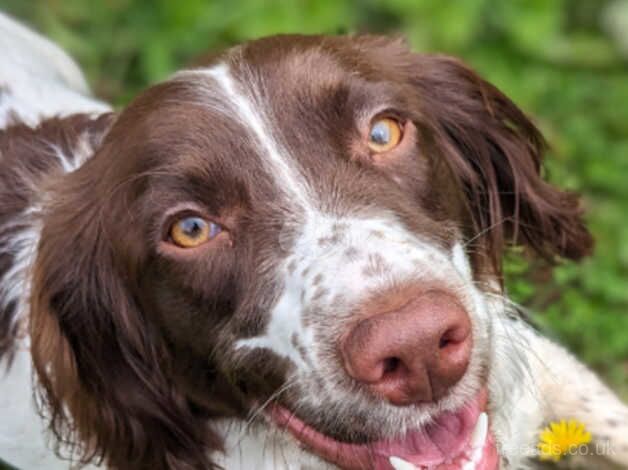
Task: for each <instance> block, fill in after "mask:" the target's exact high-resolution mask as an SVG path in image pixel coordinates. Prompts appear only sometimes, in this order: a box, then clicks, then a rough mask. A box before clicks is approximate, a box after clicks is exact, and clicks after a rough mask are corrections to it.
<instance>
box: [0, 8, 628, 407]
mask: <svg viewBox="0 0 628 470" xmlns="http://www.w3.org/2000/svg"><path fill="white" fill-rule="evenodd" d="M3 2H4V5H3V6H4V8H6V9H8V10H9V11H11V12H13V13H14V14H15V15H17V16H18V17H20V18H23V19H24V20H26V21H28V22H30V23H31V24H33V25H34V26H35V27H36V28H37V29H39V30H41V31H43V32H44V33H45V34H46V35H48V36H50V37H52V38H53V39H54V40H55V41H57V42H59V43H60V44H61V45H63V47H65V48H66V49H67V50H68V51H70V52H71V53H72V54H73V55H74V57H75V58H76V59H77V60H78V61H79V62H80V63H81V65H82V66H83V67H84V69H85V70H86V73H87V75H88V77H89V79H90V81H91V83H92V84H93V87H94V89H95V91H96V93H97V94H98V95H100V96H102V97H104V98H105V99H108V100H111V101H112V102H114V103H116V104H118V105H122V104H124V103H126V102H127V101H128V100H129V99H130V97H131V96H133V95H134V94H135V93H136V92H137V91H138V90H140V89H142V88H143V87H145V86H146V85H147V84H149V83H153V82H155V81H157V80H160V79H163V78H164V77H166V76H167V75H168V74H170V73H171V72H172V71H174V70H175V69H176V68H178V67H180V66H182V65H184V64H186V63H189V62H190V61H192V60H194V59H195V58H197V57H198V56H200V55H202V54H205V53H207V52H208V51H215V50H218V49H221V48H223V47H225V46H227V45H230V44H233V43H236V42H239V41H242V40H244V39H247V38H252V37H257V36H262V35H267V34H274V33H279V32H304V33H315V32H321V33H339V32H355V31H371V32H401V33H403V34H405V35H406V36H407V37H408V39H409V40H410V42H411V43H412V44H413V46H414V47H415V48H416V49H417V50H422V51H441V52H448V53H452V54H455V55H458V56H460V57H462V58H463V59H465V60H466V61H467V62H468V63H470V64H471V65H473V66H474V67H475V68H477V69H478V70H479V71H480V72H481V73H482V74H483V75H484V76H486V77H487V78H488V79H489V80H491V81H492V82H494V83H495V84H496V85H497V86H499V87H500V88H501V89H502V90H504V91H505V92H506V93H507V94H508V95H509V96H511V97H512V98H513V99H514V100H515V101H516V102H517V103H518V104H519V105H520V106H521V107H522V108H523V109H525V110H526V111H527V112H528V113H529V114H531V115H533V116H534V117H535V118H536V119H537V122H538V124H539V126H540V127H541V128H542V130H543V131H544V133H545V135H546V136H547V138H548V140H549V141H550V143H551V144H552V151H551V154H550V155H549V158H548V162H547V170H548V174H549V177H550V179H552V180H553V181H555V182H557V183H560V184H561V185H562V186H565V187H568V188H571V189H574V190H578V191H581V192H582V193H583V194H584V195H585V200H586V206H587V209H588V222H589V224H590V227H591V229H592V230H593V233H594V235H595V238H596V240H597V251H596V254H595V256H593V257H592V258H591V259H589V260H587V261H585V262H584V263H582V264H578V265H576V264H566V265H563V266H560V267H559V268H557V269H555V270H554V271H553V272H552V271H550V270H549V269H547V268H546V267H543V266H538V265H537V264H533V265H531V264H530V263H528V262H526V261H524V260H522V259H521V258H517V257H513V259H512V260H511V261H510V262H509V263H508V274H509V275H508V289H509V291H510V293H511V295H512V296H513V297H514V298H515V299H517V300H518V301H519V302H521V303H523V304H524V305H525V306H528V307H529V308H531V309H532V310H533V311H535V312H536V313H535V315H534V318H535V320H536V321H537V322H538V323H539V324H540V325H541V326H542V328H543V329H544V330H545V331H546V332H547V334H549V335H551V336H554V337H556V338H557V339H558V340H559V341H561V342H563V343H564V344H566V345H568V346H569V347H570V348H571V349H572V350H573V351H574V352H575V353H576V354H577V355H578V356H580V357H582V358H583V359H584V360H585V361H586V362H588V363H589V364H591V365H592V366H593V367H594V368H595V369H596V370H598V371H599V372H600V373H601V374H602V375H603V376H604V377H605V378H606V380H607V381H608V382H610V383H611V384H612V385H613V386H614V387H615V388H616V389H619V390H621V391H622V393H623V394H625V395H626V394H628V333H627V332H628V221H627V220H628V184H627V183H626V178H627V175H628V105H627V103H628V65H627V60H626V53H627V48H626V45H627V44H628V33H627V32H625V30H624V32H622V31H621V30H616V31H614V32H613V30H612V29H610V28H606V27H605V26H604V25H607V24H609V23H610V22H612V20H613V19H617V18H622V16H621V15H622V14H623V15H624V16H623V18H624V19H626V18H628V11H627V10H628V7H626V8H624V11H623V13H622V11H620V10H619V9H618V8H619V7H617V5H619V3H617V2H611V1H606V0H598V1H595V2H592V1H589V0H570V1H567V0H555V1H552V2H546V1H544V0H533V1H528V2H495V1H493V0H465V1H457V2H443V1H442V0H388V1H379V2H375V1H362V2H359V3H358V2H347V1H340V0H318V1H311V0H304V1H299V2H288V1H268V0H242V1H238V2H237V3H236V2H233V1H232V0H215V1H211V2H208V1H202V0H188V1H186V2H172V1H170V0H155V1H152V0H146V1H139V0H138V1H131V0H111V1H108V2H86V1H83V0H64V1H63V2H61V1H57V0H48V1H43V0H42V1H38V2H24V1H23V0H3ZM613 5H615V6H613ZM624 5H625V3H624ZM619 6H620V7H621V5H619ZM611 8H616V10H617V11H611ZM605 28H606V29H605ZM622 51H623V52H622ZM622 54H623V55H622Z"/></svg>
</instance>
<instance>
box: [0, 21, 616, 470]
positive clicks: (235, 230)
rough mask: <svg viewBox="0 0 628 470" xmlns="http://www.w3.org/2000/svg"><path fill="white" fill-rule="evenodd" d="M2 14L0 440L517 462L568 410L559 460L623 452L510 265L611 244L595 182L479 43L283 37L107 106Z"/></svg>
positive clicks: (116, 451) (295, 464)
mask: <svg viewBox="0 0 628 470" xmlns="http://www.w3.org/2000/svg"><path fill="white" fill-rule="evenodd" d="M0 31H1V34H0V41H3V46H4V47H3V48H2V49H3V51H4V52H3V55H2V57H1V58H0V90H2V91H1V94H0V128H2V130H1V131H0V347H1V349H0V354H1V355H0V359H1V360H2V361H3V365H4V367H5V368H6V372H5V375H4V376H3V378H2V380H1V382H0V390H2V393H1V394H0V396H1V397H2V398H0V409H1V410H2V418H3V419H2V420H1V424H0V457H1V458H2V459H4V460H6V461H8V462H9V463H11V464H13V465H15V466H18V467H20V468H24V469H33V468H46V469H56V468H68V467H70V466H71V465H75V466H82V465H85V466H87V467H88V468H97V467H105V468H116V469H152V470H158V469H207V468H225V469H229V470H231V469H239V468H242V469H254V468H255V469H260V468H263V469H297V468H303V469H324V468H341V469H349V470H352V469H377V470H384V469H395V470H412V469H424V468H430V469H465V470H466V469H478V470H493V469H497V468H502V469H520V468H531V467H533V466H534V465H535V462H536V461H537V459H538V458H539V455H538V454H539V452H538V449H537V443H538V442H539V435H540V433H541V431H542V430H543V429H544V427H545V426H547V425H548V424H549V423H550V422H553V421H560V420H563V419H565V420H568V419H575V420H577V421H578V422H580V423H581V424H582V425H583V426H584V427H585V429H586V431H587V432H589V433H590V434H591V436H592V438H593V441H592V443H591V444H590V445H589V447H587V448H586V450H587V452H584V451H582V452H579V454H581V455H578V456H576V455H574V456H571V457H566V458H565V459H564V460H563V462H565V463H566V464H568V465H577V464H578V459H581V461H584V462H585V464H586V465H588V467H587V468H593V465H599V466H596V467H595V468H602V467H601V466H602V465H603V464H602V462H605V463H609V464H611V463H612V464H614V465H620V466H623V468H625V467H626V466H628V437H627V436H628V408H627V407H626V406H625V405H624V404H623V403H621V402H620V400H619V399H618V397H617V396H616V395H614V394H613V392H612V391H611V390H609V389H608V388H607V387H606V386H605V385H604V384H602V382H601V381H600V380H599V379H598V378H597V377H596V376H595V375H594V374H593V373H592V372H591V371H589V370H588V369H587V368H586V367H585V366H584V365H582V364H581V363H580V362H578V361H577V360H576V359H575V358H574V357H573V356H572V355H570V354H569V353H568V352H567V351H566V350H565V349H563V348H562V347H560V346H558V345H557V344H555V343H553V342H551V341H550V340H548V339H545V338H544V337H542V336H541V335H539V334H538V333H537V332H536V331H535V329H534V328H533V327H532V326H530V325H529V323H528V322H526V321H525V319H524V318H523V317H522V315H521V314H520V313H519V309H518V308H517V307H516V306H514V304H513V303H512V302H511V301H509V300H508V297H507V293H506V292H505V290H504V287H503V284H502V258H503V255H504V251H505V249H507V247H508V246H510V245H521V246H524V247H527V248H528V250H529V251H530V252H531V253H536V254H538V255H539V256H541V257H543V258H545V259H547V260H550V261H553V260H558V259H572V260H578V259H580V258H582V257H584V256H586V255H588V254H589V253H590V252H591V250H592V245H593V242H592V239H591V236H590V234H589V232H588V231H587V229H586V227H585V225H584V224H583V221H582V218H581V215H582V214H581V207H580V203H579V199H578V196H577V195H575V194H572V193H569V192H565V191H561V190H560V189H558V188H556V187H554V186H552V185H550V184H549V183H547V182H545V181H544V180H543V179H542V178H541V176H540V172H541V164H542V161H541V160H542V156H543V151H544V148H545V143H544V140H543V137H542V136H541V134H540V133H539V131H538V130H537V129H536V127H535V126H534V125H533V123H532V122H531V121H530V120H529V119H528V118H527V117H526V115H525V114H524V113H523V112H522V111H521V110H520V109H519V108H518V107H517V106H516V105H515V104H513V102H512V101H511V100H510V99H508V98H507V97H506V96H505V95H504V94H503V93H501V92H500V91H499V90H498V89H497V88H495V87H494V86H493V85H491V84H489V83H488V82H486V81H485V80H483V79H482V78H480V77H479V76H478V75H477V74H476V73H475V72H474V71H473V70H471V69H470V68H469V67H467V66H466V65H464V64H463V63H462V62H461V61H459V60H457V59H454V58H451V57H447V56H443V55H429V54H418V53H413V52H411V51H410V50H409V48H408V46H407V45H406V44H405V42H404V41H403V40H401V39H398V38H388V37H379V36H369V35H355V36H337V37H327V36H298V35H289V36H276V37H269V38H264V39H260V40H255V41H251V42H248V43H245V44H242V45H239V46H236V47H234V48H231V49H228V50H227V51H225V52H224V53H222V54H221V55H219V56H217V57H216V58H214V59H213V60H212V61H211V62H210V63H207V64H204V65H202V66H198V67H196V68H191V69H186V70H183V71H180V72H178V73H176V74H175V75H173V76H172V77H171V78H170V79H168V80H166V81H165V82H163V83H160V84H157V85H155V86H152V87H150V88H148V89H147V90H146V91H145V92H143V93H142V94H140V95H139V96H138V97H137V98H136V99H135V100H134V101H132V102H131V103H130V104H129V105H128V106H127V107H126V108H125V109H123V110H122V111H120V112H113V111H112V110H111V108H110V107H109V106H108V105H107V104H106V103H102V102H100V101H99V100H97V99H95V98H93V97H92V96H91V95H90V94H89V91H88V88H87V85H86V83H85V80H84V78H83V76H82V74H81V72H80V70H79V69H78V67H77V66H76V65H75V64H74V63H73V62H72V60H71V59H70V58H68V57H67V56H66V55H65V54H64V53H63V52H62V51H61V50H59V49H58V48H57V46H55V45H53V44H51V43H50V42H48V41H47V40H45V39H44V38H42V37H40V36H38V35H36V34H35V33H33V32H31V31H30V30H27V29H26V28H24V27H23V26H21V25H19V24H17V23H16V22H15V21H13V20H11V19H9V18H8V17H5V16H1V17H0ZM7 51H9V53H7ZM31 377H32V380H31ZM33 395H34V397H35V398H34V399H33ZM602 444H603V445H605V446H606V447H604V449H607V451H606V452H604V451H602V450H600V447H599V446H600V445H602ZM581 450H582V449H581ZM582 454H588V455H582ZM582 459H584V460H582ZM593 462H596V463H593Z"/></svg>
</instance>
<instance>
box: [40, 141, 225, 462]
mask: <svg viewBox="0 0 628 470" xmlns="http://www.w3.org/2000/svg"><path fill="white" fill-rule="evenodd" d="M103 145H104V144H103ZM99 159H100V163H99V162H97V160H99ZM103 160H108V161H109V159H108V158H107V155H106V154H105V155H101V154H98V153H97V154H96V155H95V156H94V157H92V159H91V160H90V161H88V162H87V163H86V164H85V165H84V166H83V167H81V168H80V169H79V170H77V171H76V172H74V173H71V174H67V175H65V176H63V180H62V181H59V182H58V184H56V185H55V189H54V190H53V193H52V195H51V196H50V200H49V201H48V206H47V207H46V208H45V212H44V218H43V227H42V231H41V240H40V243H39V246H38V253H37V257H36V261H35V266H34V272H33V284H32V298H31V316H30V319H31V320H30V333H31V338H32V356H33V361H34V366H35V370H36V373H37V378H38V380H39V384H40V390H39V399H40V406H42V407H43V411H44V413H45V414H46V415H47V418H48V419H49V424H50V429H51V430H52V432H53V433H54V434H55V437H57V438H58V441H59V444H60V447H61V449H57V451H60V450H61V451H63V450H67V449H68V448H69V450H70V451H71V452H72V456H73V457H78V458H79V459H80V460H81V462H88V461H93V460H97V461H98V460H102V461H104V462H105V463H106V464H107V465H108V466H109V467H111V468H116V469H127V468H128V469H170V468H177V469H179V468H181V469H201V468H203V469H206V468H213V466H212V464H211V462H209V461H208V457H207V452H206V451H207V450H208V449H217V448H219V447H220V445H221V444H220V443H219V441H218V439H217V438H215V436H212V435H211V434H209V431H208V430H207V427H206V423H205V421H204V420H203V419H201V418H199V417H197V416H195V415H194V413H193V411H192V410H191V408H190V406H189V404H188V402H187V401H186V399H185V398H184V397H183V396H182V395H181V394H180V393H178V392H177V389H176V388H175V386H174V385H173V384H172V383H171V382H170V381H169V378H168V377H169V374H168V371H169V368H170V363H169V355H168V351H167V350H166V347H165V345H164V344H163V342H162V339H161V337H160V336H159V334H158V332H157V330H156V328H155V327H153V326H151V322H149V321H145V320H146V319H145V317H144V314H143V312H142V311H141V309H140V308H139V306H138V305H137V303H136V299H135V298H134V295H133V291H134V287H135V285H134V280H133V276H132V275H130V274H129V272H128V270H127V269H126V268H125V266H123V265H121V264H120V262H119V261H117V260H119V259H120V258H121V257H120V256H118V257H116V256H115V254H116V253H117V252H116V251H115V249H114V245H116V243H119V239H116V240H114V239H113V238H114V237H113V235H112V227H113V226H114V221H115V218H116V217H119V215H120V212H118V213H116V212H115V210H113V206H114V205H115V201H113V200H112V199H111V200H110V199H108V198H103V197H102V196H103V194H102V191H101V189H100V188H102V185H99V180H102V179H103V174H102V172H99V171H97V170H99V167H97V166H95V165H101V166H103V167H104V166H105V165H107V164H109V163H108V161H105V162H104V163H103ZM118 222H119V220H118ZM122 258H123V260H122V263H123V264H124V263H127V261H128V258H127V257H124V256H122ZM212 439H213V440H212ZM65 446H67V447H65Z"/></svg>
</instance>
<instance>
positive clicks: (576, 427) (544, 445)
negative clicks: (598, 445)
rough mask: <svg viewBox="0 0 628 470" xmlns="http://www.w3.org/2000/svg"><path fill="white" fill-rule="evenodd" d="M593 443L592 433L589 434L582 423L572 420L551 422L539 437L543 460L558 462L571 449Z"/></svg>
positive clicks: (539, 447) (540, 454)
mask: <svg viewBox="0 0 628 470" xmlns="http://www.w3.org/2000/svg"><path fill="white" fill-rule="evenodd" d="M589 442H591V433H589V432H587V430H586V429H585V427H584V424H582V423H581V422H580V421H577V420H575V419H570V420H569V421H565V420H564V419H563V420H561V421H560V422H551V423H549V426H548V427H546V428H545V429H543V431H541V434H540V436H539V443H538V446H537V447H538V449H539V456H540V458H541V460H553V461H554V462H558V461H559V460H560V459H561V458H563V457H564V456H565V455H566V454H567V453H568V452H569V451H570V450H571V449H574V448H577V447H579V446H581V445H585V444H588V443H589Z"/></svg>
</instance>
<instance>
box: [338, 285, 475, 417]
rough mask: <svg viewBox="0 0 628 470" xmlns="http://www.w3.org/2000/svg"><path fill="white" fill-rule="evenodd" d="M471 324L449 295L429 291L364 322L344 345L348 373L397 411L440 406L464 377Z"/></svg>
mask: <svg viewBox="0 0 628 470" xmlns="http://www.w3.org/2000/svg"><path fill="white" fill-rule="evenodd" d="M471 346H472V334H471V322H470V320H469V316H468V314H467V312H466V311H465V309H464V308H463V307H462V306H461V305H460V304H459V303H458V302H457V301H456V300H455V299H454V298H453V297H452V296H451V295H449V294H446V293H443V292H436V291H434V292H427V293H424V294H422V295H420V296H418V297H417V298H414V299H412V300H410V301H409V302H407V303H406V305H405V306H403V307H401V308H399V309H397V310H394V311H389V312H386V313H377V314H375V315H370V316H368V317H367V318H366V319H364V320H362V321H360V322H359V323H358V324H357V325H356V326H355V327H354V328H353V329H352V330H351V331H350V332H349V334H348V335H347V336H346V337H345V338H344V340H343V341H342V342H341V347H340V349H341V354H342V358H343V361H344V367H345V369H346V371H347V373H348V374H349V375H350V376H351V377H353V378H354V379H355V380H357V381H359V382H362V383H364V384H366V385H367V386H368V387H369V388H370V389H371V391H372V392H373V393H375V394H376V395H378V396H381V397H383V398H385V399H386V400H388V401H389V402H390V403H392V404H394V405H397V406H405V405H410V404H413V403H419V402H431V401H435V400H437V399H439V398H441V397H442V396H444V395H445V394H446V392H447V391H448V390H449V389H450V388H451V387H452V386H453V385H455V384H456V383H457V382H458V381H459V380H460V379H461V378H462V376H463V375H464V373H465V371H466V370H467V366H468V364H469V359H470V356H471Z"/></svg>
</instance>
